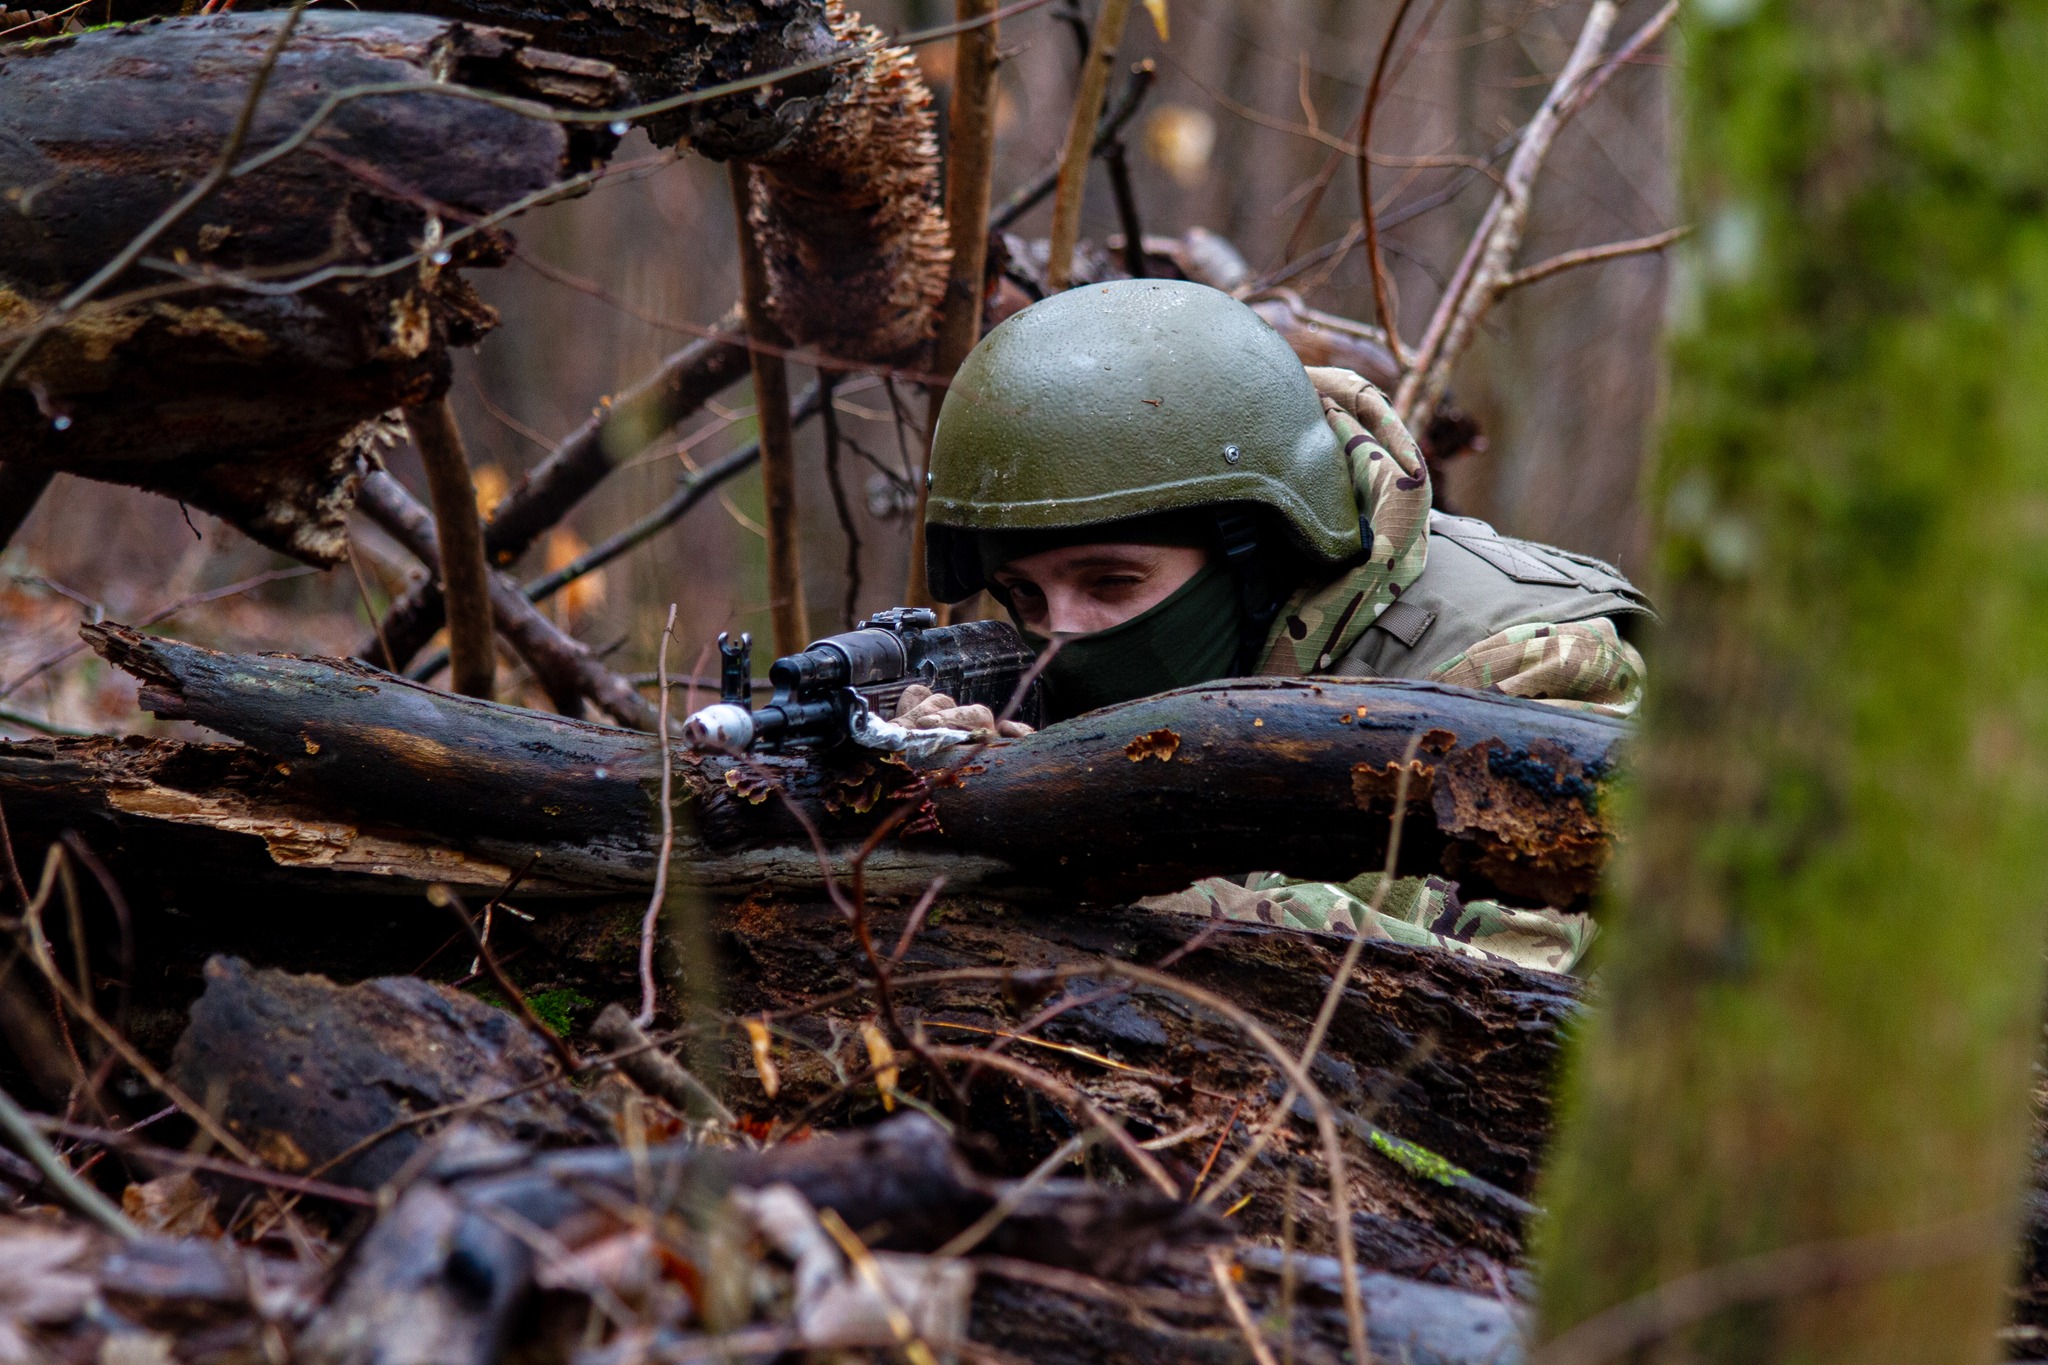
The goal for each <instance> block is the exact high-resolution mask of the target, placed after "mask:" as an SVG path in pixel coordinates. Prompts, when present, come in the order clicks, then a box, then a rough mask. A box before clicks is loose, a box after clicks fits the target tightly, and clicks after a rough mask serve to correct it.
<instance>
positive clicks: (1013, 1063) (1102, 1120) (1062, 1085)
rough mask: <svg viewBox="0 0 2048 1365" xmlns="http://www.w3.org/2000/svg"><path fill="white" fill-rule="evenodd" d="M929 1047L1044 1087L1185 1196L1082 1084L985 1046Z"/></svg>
mask: <svg viewBox="0 0 2048 1365" xmlns="http://www.w3.org/2000/svg"><path fill="white" fill-rule="evenodd" d="M928 1051H929V1052H930V1053H931V1055H932V1056H933V1057H935V1058H937V1059H938V1060H941V1061H952V1062H968V1063H978V1064H980V1065H984V1066H992V1067H994V1068H995V1069H996V1070H998V1071H1002V1072H1006V1073H1008V1074H1009V1075H1011V1076H1014V1077H1015V1078H1016V1079H1018V1080H1020V1081H1022V1082H1024V1083H1025V1084H1026V1085H1028V1086H1031V1087H1032V1088H1033V1089H1035V1090H1042V1091H1044V1092H1045V1093H1046V1094H1047V1095H1050V1096H1051V1097H1052V1098H1053V1099H1055V1100H1057V1101H1059V1102H1060V1103H1061V1104H1065V1105H1069V1106H1071V1107H1073V1108H1075V1109H1078V1110H1080V1111H1081V1113H1082V1115H1083V1116H1085V1117H1086V1118H1087V1120H1088V1122H1090V1123H1092V1124H1094V1125H1095V1126H1096V1127H1098V1128H1100V1129H1101V1130H1102V1131H1103V1132H1104V1133H1106V1134H1108V1135H1109V1139H1110V1141H1112V1142H1114V1143H1115V1144H1116V1146H1117V1150H1118V1151H1120V1152H1122V1153H1123V1154H1124V1156H1125V1157H1126V1158H1127V1159H1128V1160H1129V1161H1130V1163H1131V1164H1132V1165H1133V1166H1135V1167H1137V1168H1138V1171H1139V1173H1140V1174H1141V1175H1143V1176H1144V1177H1145V1178H1146V1179H1147V1180H1150V1181H1151V1182H1152V1183H1153V1184H1154V1185H1155V1186H1157V1187H1158V1189H1159V1191H1160V1193H1162V1194H1164V1195H1165V1196H1166V1197H1167V1198H1169V1199H1175V1200H1178V1199H1179V1198H1180V1197H1181V1189H1180V1186H1178V1185H1176V1184H1175V1183H1174V1181H1173V1177H1172V1176H1170V1175H1168V1174H1167V1173H1166V1168H1165V1167H1164V1166H1161V1165H1160V1164H1159V1160H1158V1158H1156V1157H1154V1156H1153V1155H1152V1154H1151V1153H1150V1152H1148V1151H1146V1150H1145V1149H1144V1148H1143V1147H1140V1146H1139V1145H1138V1143H1137V1140H1136V1139H1135V1138H1133V1137H1132V1136H1131V1135H1130V1134H1129V1133H1128V1132H1126V1131H1124V1126H1123V1124H1121V1123H1119V1122H1117V1120H1116V1119H1115V1118H1114V1117H1112V1116H1110V1115H1108V1114H1105V1113H1103V1112H1102V1110H1101V1109H1099V1108H1097V1107H1096V1104H1095V1101H1093V1100H1091V1099H1089V1098H1088V1096H1087V1094H1086V1093H1085V1092H1084V1091H1082V1090H1080V1089H1079V1088H1078V1087H1075V1086H1071V1085H1068V1084H1067V1083H1066V1082H1065V1081H1063V1080H1060V1079H1059V1078H1058V1077H1056V1076H1053V1075H1051V1074H1050V1073H1048V1072H1045V1071H1041V1070H1039V1069H1038V1068H1037V1067H1035V1066H1031V1065H1030V1064H1028V1063H1025V1062H1020V1061H1018V1060H1017V1059H1016V1058H1015V1057H1004V1056H998V1055H993V1054H991V1053H988V1052H987V1051H985V1050H983V1049H981V1048H971V1047H947V1046H945V1045H943V1044H933V1045H932V1046H930V1047H929V1048H928Z"/></svg>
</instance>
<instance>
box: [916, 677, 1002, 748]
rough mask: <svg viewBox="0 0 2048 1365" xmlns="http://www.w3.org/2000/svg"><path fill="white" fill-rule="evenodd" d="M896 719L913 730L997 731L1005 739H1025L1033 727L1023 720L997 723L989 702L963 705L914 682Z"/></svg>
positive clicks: (974, 732)
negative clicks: (988, 704)
mask: <svg viewBox="0 0 2048 1365" xmlns="http://www.w3.org/2000/svg"><path fill="white" fill-rule="evenodd" d="M896 723H897V724H898V725H901V726H904V727H905V728H907V729H911V730H965V731H967V732H968V733H970V734H976V735H987V734H995V735H998V736H1000V737H1001V738H1003V739H1022V738H1023V737H1024V736H1025V735H1028V734H1030V733H1031V727H1030V726H1028V725H1026V724H1024V723H1023V722H1022V721H1015V720H1006V721H1003V722H1002V723H1001V724H997V723H996V717H995V713H994V712H993V711H991V710H989V709H988V708H987V707H986V706H983V705H981V704H980V703H978V702H977V703H976V704H975V705H973V706H962V705H961V704H960V703H959V702H956V701H954V700H953V699H952V698H951V697H949V696H947V695H946V694H945V693H943V692H934V691H932V690H931V689H930V688H929V687H926V686H925V685H924V684H923V683H912V684H911V685H910V686H908V687H906V688H904V689H903V699H902V700H901V701H900V702H898V703H897V705H896Z"/></svg>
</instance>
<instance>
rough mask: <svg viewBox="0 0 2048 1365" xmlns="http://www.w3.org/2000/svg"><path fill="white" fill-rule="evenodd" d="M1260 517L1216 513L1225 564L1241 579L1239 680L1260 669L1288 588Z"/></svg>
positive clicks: (1238, 511)
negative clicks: (1261, 653) (1261, 656)
mask: <svg viewBox="0 0 2048 1365" xmlns="http://www.w3.org/2000/svg"><path fill="white" fill-rule="evenodd" d="M1260 529H1261V528H1260V525H1259V518H1258V515H1257V514H1256V513H1254V512H1249V511H1246V510H1245V509H1244V508H1241V507H1219V508H1217V509H1216V536H1217V540H1218V541H1219V543H1220V544H1221V545H1222V547H1223V560H1224V562H1225V563H1226V564H1228V565H1229V566H1230V572H1231V573H1232V574H1233V575H1234V576H1235V577H1236V579H1237V595H1238V603H1239V605H1240V606H1241V607H1242V609H1243V617H1244V634H1243V643H1242V644H1241V645H1239V647H1238V651H1237V673H1238V676H1240V677H1243V676H1248V675H1249V674H1250V673H1251V672H1252V671H1253V670H1254V669H1256V668H1257V667H1258V663H1259V651H1260V650H1262V649H1264V648H1265V644H1266V636H1267V635H1268V634H1270V633H1271V631H1272V628H1273V618H1274V617H1276V616H1278V615H1279V614H1280V603H1281V602H1282V601H1283V600H1284V599H1285V597H1286V595H1287V585H1286V584H1284V583H1282V582H1281V581H1280V574H1279V572H1278V569H1279V567H1280V566H1279V565H1278V564H1276V563H1275V562H1274V561H1275V559H1276V556H1275V555H1274V553H1273V547H1272V546H1270V545H1268V544H1265V543H1264V542H1263V541H1262V539H1261V537H1260V534H1259V532H1260Z"/></svg>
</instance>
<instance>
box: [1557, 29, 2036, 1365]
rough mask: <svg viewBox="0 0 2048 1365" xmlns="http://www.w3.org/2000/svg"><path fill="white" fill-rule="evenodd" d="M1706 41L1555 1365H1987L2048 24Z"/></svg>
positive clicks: (2013, 943)
mask: <svg viewBox="0 0 2048 1365" xmlns="http://www.w3.org/2000/svg"><path fill="white" fill-rule="evenodd" d="M1689 36H1690V41H1689V43H1688V45H1687V48H1688V57H1687V60H1686V63H1685V68H1684V79H1685V81H1686V84H1687V89H1688V94H1689V97H1690V107H1689V109H1688V110H1687V112H1686V114H1685V117H1684V119H1683V120H1682V122H1683V125H1684V126H1685V128H1686V129H1687V137H1688V146H1687V149H1686V153H1685V156H1686V170H1687V172H1688V173H1687V174H1686V175H1685V176H1684V177H1682V178H1683V179H1684V181H1685V182H1686V183H1687V184H1689V185H1691V186H1692V187H1693V192H1694V196H1695V199H1694V204H1693V209H1694V216H1696V217H1697V219H1698V221H1700V222H1702V223H1703V224H1704V225H1705V232H1704V236H1705V238H1706V240H1707V241H1708V242H1709V243H1711V244H1712V245H1711V246H1710V247H1709V248H1708V249H1707V250H1706V251H1704V252H1702V253H1701V256H1700V258H1699V259H1698V260H1697V261H1696V262H1695V265H1696V267H1697V278H1698V283H1699V285H1700V293H1699V295H1698V296H1697V297H1696V298H1694V299H1692V300H1690V301H1689V302H1688V304H1687V307H1686V315H1685V319H1684V322H1683V330H1682V331H1681V332H1680V334H1679V337H1678V340H1677V345H1676V352H1675V356H1676V363H1677V378H1676V382H1675V385H1674V389H1673V395H1672V398H1671V404H1670V406H1671V418H1670V429H1669V432H1668V435H1667V438H1666V452H1665V457H1664V460H1663V462H1662V470H1661V474H1660V479H1661V492H1660V494H1659V498H1658V504H1659V505H1660V506H1662V507H1663V508H1664V509H1666V512H1665V516H1666V525H1665V528H1664V532H1663V544H1662V546H1661V548H1660V556H1659V557H1660V562H1661V563H1663V564H1665V565H1667V566H1669V568H1670V571H1671V573H1670V581H1669V582H1668V584H1667V587H1666V589H1665V592H1664V594H1663V604H1664V606H1665V609H1666V612H1667V616H1666V625H1665V627H1664V635H1663V642H1662V646H1661V648H1660V649H1659V650H1658V651H1657V652H1656V653H1655V654H1654V655H1653V658H1652V661H1651V667H1652V671H1653V673H1654V675H1655V676H1656V677H1657V678H1658V679H1659V680H1660V681H1659V684H1658V686H1657V687H1656V688H1655V689H1653V691H1652V694H1651V697H1650V700H1649V703H1648V713H1647V718H1646V725H1645V734H1644V740H1643V752H1642V756H1641V758H1640V760H1639V762H1638V764H1637V771H1638V773H1639V774H1640V776H1639V778H1638V790H1639V795H1638V796H1637V798H1636V805H1635V813H1636V815H1637V816H1638V818H1637V819H1636V820H1635V822H1634V824H1635V829H1634V832H1633V836H1632V848H1631V853H1630V856H1629V857H1628V858H1627V859H1626V860H1625V863H1624V875H1623V877H1622V879H1621V885H1620V887H1619V888H1618V892H1617V895H1616V898H1615V899H1616V906H1615V910H1616V914H1615V916H1614V917H1613V923H1612V925H1611V927H1610V928H1609V929H1608V931H1607V934H1606V935H1605V936H1604V940H1603V941H1604V942H1606V944H1607V945H1608V950H1607V953H1606V960H1605V963H1604V965H1603V966H1602V967H1601V969H1600V971H1601V977H1602V980H1603V982H1604V995H1603V999H1602V1001H1601V1005H1600V1008H1599V1010H1598V1011H1597V1012H1596V1014H1595V1016H1594V1018H1593V1020H1592V1021H1591V1024H1590V1026H1589V1028H1588V1029H1587V1030H1586V1032H1585V1036H1584V1041H1583V1046H1582V1047H1581V1048H1580V1050H1579V1054H1578V1056H1577V1058H1576V1060H1575V1063H1574V1064H1573V1065H1571V1066H1570V1067H1569V1068H1568V1069H1567V1072H1568V1075H1569V1076H1570V1077H1571V1081H1570V1084H1569V1091H1568V1095H1567V1097H1566V1099H1565V1106H1566V1111H1567V1112H1568V1113H1569V1114H1570V1115H1571V1121H1570V1122H1569V1123H1568V1124H1567V1126H1566V1127H1565V1129H1564V1131H1563V1133H1562V1134H1561V1136H1560V1144H1559V1150H1558V1151H1557V1154H1556V1156H1555V1158H1554V1165H1553V1169H1552V1171H1551V1172H1550V1175H1549V1177H1548V1179H1547V1181H1546V1183H1545V1185H1544V1189H1543V1194H1544V1198H1545V1202H1546V1203H1547V1204H1548V1206H1549V1207H1550V1210H1551V1220H1550V1222H1549V1223H1548V1224H1547V1225H1546V1226H1547V1231H1546V1235H1545V1241H1546V1245H1547V1264H1546V1266H1545V1268H1544V1271H1543V1284H1544V1286H1545V1299H1544V1306H1543V1318H1544V1326H1545V1329H1546V1331H1547V1332H1548V1333H1550V1334H1552V1335H1553V1336H1555V1335H1557V1334H1560V1333H1562V1334H1564V1336H1563V1338H1562V1339H1560V1340H1558V1341H1557V1342H1556V1343H1555V1344H1554V1347H1553V1348H1552V1349H1551V1350H1550V1351H1548V1352H1546V1354H1545V1355H1544V1357H1543V1358H1544V1359H1545V1360H1549V1361H1560V1362H1561V1361H1566V1360H1586V1361H1590V1360H1593V1359H1623V1358H1626V1359H1629V1360H1636V1361H1680V1360H1683V1361H1699V1362H1737V1361H1740V1362H1743V1365H1768V1363H1769V1362H1778V1361H1800V1362H1844V1363H1845V1365H1846V1362H1851V1361H1853V1362H1858V1363H1859V1365H1864V1363H1868V1362H1886V1361H1899V1362H1906V1361H1931V1360H1944V1361H1991V1360H1993V1359H1996V1358H1998V1356H1999V1354H2000V1348H1999V1345H1998V1343H1997V1341H1996V1340H1995V1335H1994V1334H1995V1333H1996V1331H1997V1329H1998V1327H1999V1325H2000V1321H2001V1319H2002V1317H2003V1316H2004V1305H2003V1302H2002V1300H2003V1296H2004V1293H2005V1289H2006V1285H2007V1283H2008V1278H2009V1275H2010V1268H2011V1256H2010V1248H2011V1237H2010V1233H2011V1230H2012V1228H2013V1226H2014V1225H2015V1224H2016V1223H2017V1221H2018V1219H2019V1216H2020V1211H2021V1210H2020V1205H2019V1201H2018V1196H2019V1193H2020V1182H2021V1176H2022V1172H2023V1169H2024V1163H2025V1156H2026V1150H2027V1135H2028V1113H2027V1111H2028V1099H2029V1089H2030V1082H2031V1079H2032V1078H2031V1076H2030V1072H2029V1060H2030V1058H2031V1057H2033V1055H2034V1054H2035V1053H2036V1052H2037V1051H2038V1049H2039V1047H2040V1038H2041V1035H2040V1011H2041V986H2042V974H2041V945H2042V932H2043V928H2044V907H2048V796H2044V793H2043V790H2042V788H2041V785H2040V783H2039V781H2038V767H2037V764H2036V763H2035V761H2034V760H2033V758H2032V755H2034V754H2036V753H2037V752H2038V751H2039V749H2040V746H2041V745H2042V744H2043V743H2044V742H2048V732H2044V725H2043V720H2042V718H2041V714H2040V711H2039V709H2038V707H2037V705H2036V704H2035V697H2036V695H2037V692H2038V687H2039V680H2040V678H2041V677H2042V676H2043V675H2044V672H2048V649H2044V644H2048V631H2044V629H2043V627H2042V624H2041V623H2042V622H2043V621H2044V620H2048V589H2044V584H2048V552H2044V548H2043V544H2042V541H2041V539H2040V537H2039V534H2038V532H2037V531H2036V530H2035V529H2033V528H2032V526H2031V525H2030V523H2029V522H2028V521H2027V518H2028V517H2029V516H2030V515H2031V513H2030V512H2029V511H2028V510H2026V509H2029V508H2031V507H2032V506H2033V505H2034V501H2033V500H2034V499H2035V498H2036V497H2037V490H2038V489H2040V488H2041V486H2042V483H2043V480H2044V479H2048V447H2044V445H2043V440H2042V435H2041V433H2042V432H2043V431H2048V400H2044V396H2043V390H2042V388H2041V386H2040V384H2039V383H2038V382H2037V380H2036V379H2035V377H2034V376H2035V375H2036V374H2037V373H2038V367H2039V365H2040V363H2041V359H2042V357H2043V356H2044V355H2048V330H2044V322H2043V320H2044V319H2048V252H2044V248H2043V244H2042V239H2041V234H2040V225H2039V216H2038V214H2037V213H2035V212H2034V211H2033V210H2031V209H2029V208H2026V207H2023V205H2024V204H2026V203H2027V202H2029V201H2031V200H2033V199H2038V198H2039V197H2040V196H2041V195H2042V194H2043V193H2048V148H2044V145H2043V143H2042V142H2041V140H2040V138H2039V137H2038V136H2037V135H2036V133H2035V132H2034V130H2033V126H2032V125H2031V124H2029V123H2028V122H2026V120H2025V119H2022V118H2018V117H2015V116H2012V114H2011V112H2010V111H2014V110H2017V109H2019V108H2021V107H2027V108H2038V107H2039V93H2038V81H2037V80H2036V78H2035V76H2034V75H2033V73H2031V72H2030V71H2027V70H2026V69H2025V68H2024V66H2023V65H2021V64H2015V63H2014V62H2013V61H2012V59H2011V54H2012V53H2015V52H2020V51H2032V50H2038V49H2040V47H2041V46H2042V44H2043V43H2048V15H2044V14H2043V13H2042V12H2041V11H2040V10H2038V9H2013V8H1999V9H1981V8H1975V7H1971V6H1966V5H1950V4H1914V5H1907V6H1901V7H1895V8H1892V9H1888V10H1885V11H1883V12H1882V13H1881V14H1880V13H1878V12H1874V11H1872V10H1871V9H1870V8H1869V7H1867V6H1861V5H1853V4H1845V3H1831V4H1820V5H1803V6H1789V7H1783V6H1780V7H1771V6H1766V7H1762V8H1755V9H1751V10H1745V11H1744V12H1743V13H1742V14H1741V15H1740V16H1739V17H1734V18H1731V19H1730V20H1729V21H1728V22H1725V23H1710V22H1706V21H1704V20H1702V21H1700V22H1698V23H1696V24H1695V25H1694V28H1693V31H1692V33H1691V34H1690V35H1689ZM1993 167H1995V168H1996V169H1995V170H1994V169H1992V168H1993ZM1773 1267H1780V1268H1781V1269H1780V1270H1779V1271H1778V1272H1777V1273H1774V1274H1763V1273H1762V1272H1765V1271H1769V1270H1770V1269H1771V1268H1773ZM1795 1272H1796V1273H1795ZM1695 1274H1697V1275H1700V1276H1702V1277H1703V1278H1701V1279H1698V1280H1693V1281H1690V1282H1689V1283H1688V1284H1687V1286H1686V1288H1687V1289H1688V1291H1689V1292H1688V1294H1687V1296H1686V1298H1685V1299H1684V1300H1680V1299H1678V1298H1676V1297H1675V1296H1666V1297H1662V1298H1657V1299H1647V1300H1645V1299H1639V1298H1638V1297H1637V1296H1641V1295H1645V1294H1647V1293H1649V1292H1650V1291H1652V1290H1654V1289H1656V1288H1657V1287H1658V1286H1660V1285H1666V1284H1670V1283H1671V1282H1672V1281H1674V1280H1678V1279H1680V1278H1681V1277H1685V1276H1689V1275H1695ZM1680 1302H1691V1303H1693V1304H1695V1305H1696V1306H1695V1307H1694V1308H1692V1309H1691V1310H1689V1311H1684V1312H1672V1311H1667V1310H1672V1309H1674V1306H1675V1305H1676V1304H1678V1303H1680ZM1609 1310H1613V1311H1611V1312H1610V1311H1609Z"/></svg>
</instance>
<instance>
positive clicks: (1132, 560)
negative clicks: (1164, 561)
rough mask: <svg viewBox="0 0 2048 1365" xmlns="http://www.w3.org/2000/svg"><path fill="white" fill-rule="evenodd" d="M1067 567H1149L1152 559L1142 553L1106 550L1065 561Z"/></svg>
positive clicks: (1151, 565) (1151, 564)
mask: <svg viewBox="0 0 2048 1365" xmlns="http://www.w3.org/2000/svg"><path fill="white" fill-rule="evenodd" d="M1066 567H1067V568H1069V569H1149V568H1151V567H1153V561H1151V560H1149V559H1147V558H1146V557H1145V556H1143V555H1139V554H1132V553H1130V552H1128V551H1122V552H1119V551H1115V550H1106V551H1104V552H1102V553H1100V554H1092V555H1082V556H1081V557H1080V558H1078V559H1070V560H1068V561H1067V562H1066Z"/></svg>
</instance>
